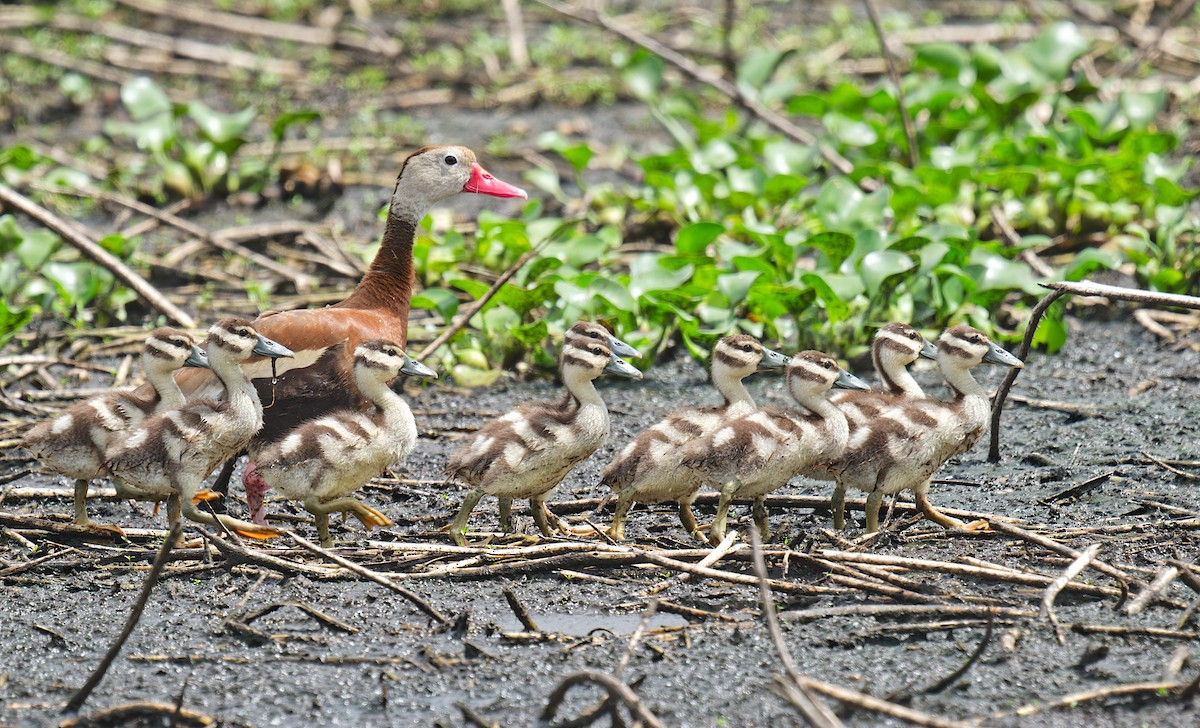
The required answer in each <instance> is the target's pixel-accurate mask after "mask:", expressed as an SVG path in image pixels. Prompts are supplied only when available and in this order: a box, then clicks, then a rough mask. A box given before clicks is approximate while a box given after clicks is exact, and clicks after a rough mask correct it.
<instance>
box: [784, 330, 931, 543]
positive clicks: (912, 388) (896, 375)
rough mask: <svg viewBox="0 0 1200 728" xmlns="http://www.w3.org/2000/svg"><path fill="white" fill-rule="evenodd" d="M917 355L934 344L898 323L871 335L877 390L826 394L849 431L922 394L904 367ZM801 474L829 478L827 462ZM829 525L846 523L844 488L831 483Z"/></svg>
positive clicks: (921, 355)
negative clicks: (844, 416) (847, 422)
mask: <svg viewBox="0 0 1200 728" xmlns="http://www.w3.org/2000/svg"><path fill="white" fill-rule="evenodd" d="M918 358H925V359H933V360H936V359H937V347H936V346H934V344H933V342H931V341H927V340H926V339H925V337H924V336H921V332H919V331H917V330H916V329H915V328H913V327H912V326H909V325H908V324H902V323H890V324H888V325H887V326H884V327H883V328H882V329H880V330H879V331H878V332H877V333H876V334H875V339H874V340H873V341H872V342H871V362H872V363H873V364H874V365H875V371H876V373H878V375H879V382H880V387H881V389H879V390H870V391H867V392H852V391H838V392H833V393H832V394H830V395H829V401H830V402H833V403H834V404H836V405H837V406H838V407H840V408H841V410H842V411H843V412H845V413H846V419H848V420H849V421H850V433H851V435H853V434H854V431H855V429H856V428H857V426H858V425H859V424H861V423H864V422H866V421H868V420H870V419H871V418H873V417H876V416H878V415H879V413H881V412H883V411H884V410H886V409H887V408H888V407H892V406H895V405H897V404H900V403H901V402H903V401H905V400H906V399H920V398H922V397H924V396H925V392H924V391H923V390H922V389H921V385H919V384H917V380H915V379H913V376H912V374H910V373H909V371H908V366H909V365H910V364H912V363H913V362H915V361H916V360H917V359H918ZM801 475H805V476H807V477H810V478H815V479H817V480H833V473H831V472H830V471H829V468H828V463H814V464H813V465H812V466H810V467H808V468H805V469H804V470H803V471H802V472H801ZM831 504H832V508H833V526H834V528H837V529H841V528H843V527H845V525H846V517H845V510H846V508H845V506H846V490H845V488H843V487H841V486H838V485H835V486H834V490H833V498H832V501H831Z"/></svg>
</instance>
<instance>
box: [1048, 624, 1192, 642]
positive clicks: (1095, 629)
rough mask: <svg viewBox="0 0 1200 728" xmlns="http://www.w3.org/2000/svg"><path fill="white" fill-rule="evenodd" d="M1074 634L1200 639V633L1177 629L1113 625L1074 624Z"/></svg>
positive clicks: (1072, 628) (1072, 626)
mask: <svg viewBox="0 0 1200 728" xmlns="http://www.w3.org/2000/svg"><path fill="white" fill-rule="evenodd" d="M1071 631H1072V632H1078V633H1079V634H1107V635H1119V636H1121V637H1161V638H1163V639H1168V640H1188V641H1194V640H1196V639H1200V632H1183V631H1180V630H1176V629H1163V628H1162V627H1121V626H1119V625H1111V624H1073V625H1071Z"/></svg>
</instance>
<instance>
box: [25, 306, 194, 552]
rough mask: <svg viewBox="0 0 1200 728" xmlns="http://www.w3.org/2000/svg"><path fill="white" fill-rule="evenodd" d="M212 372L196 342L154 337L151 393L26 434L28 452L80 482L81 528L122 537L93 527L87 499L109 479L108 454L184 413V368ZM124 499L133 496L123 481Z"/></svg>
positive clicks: (145, 353) (119, 398)
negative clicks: (160, 418) (149, 421)
mask: <svg viewBox="0 0 1200 728" xmlns="http://www.w3.org/2000/svg"><path fill="white" fill-rule="evenodd" d="M185 366H190V367H202V368H207V367H208V357H207V356H206V355H205V353H204V351H203V350H201V349H200V347H198V346H196V343H195V342H194V341H193V340H192V337H190V336H188V335H187V334H185V333H183V332H182V331H177V330H175V329H168V328H160V329H155V330H154V331H151V332H150V335H149V336H148V337H146V344H145V348H144V349H143V350H142V370H143V371H144V372H145V373H146V379H147V381H148V382H149V384H150V387H151V389H150V391H149V392H141V391H118V390H114V391H112V392H107V393H105V394H102V395H100V396H98V397H93V398H92V399H89V400H88V401H86V402H81V403H79V404H77V405H74V406H72V407H69V408H68V409H67V410H66V411H65V412H63V413H62V414H60V415H58V416H57V417H55V418H54V419H53V420H51V421H50V422H43V423H41V424H39V425H37V426H36V427H34V428H33V429H31V430H30V431H29V432H28V433H26V434H25V438H24V441H23V444H24V445H25V448H26V449H28V450H29V452H31V453H32V454H33V456H34V457H35V458H37V459H38V460H40V461H41V462H42V464H43V465H45V466H46V467H47V468H50V469H51V470H53V471H55V472H57V473H59V474H60V475H65V476H67V477H68V478H74V479H75V523H76V524H77V525H80V526H84V527H87V528H91V529H94V530H97V531H109V532H114V533H118V534H119V533H120V532H121V529H119V528H117V527H116V526H103V525H100V524H95V523H92V521H91V519H90V518H88V512H87V493H88V488H89V486H90V483H91V480H92V478H102V477H105V476H107V475H108V474H109V472H108V468H107V467H106V466H105V464H104V452H105V450H107V449H108V448H109V447H110V446H111V445H112V444H113V443H114V442H117V441H118V440H120V439H121V438H122V437H124V435H125V433H126V432H127V431H128V430H129V428H131V427H133V426H134V425H136V424H137V423H139V422H141V421H142V420H143V419H145V418H146V417H148V416H149V415H151V414H153V413H155V412H161V411H163V410H164V409H171V408H174V407H179V406H180V405H182V404H183V401H184V400H183V393H182V392H180V391H179V385H178V384H176V383H175V379H174V378H173V377H172V376H171V375H172V374H173V373H174V372H175V370H176V369H179V368H180V367H185ZM114 485H115V486H116V488H117V492H118V494H121V495H128V494H129V489H128V488H125V487H124V486H123V484H122V483H121V482H120V481H119V480H118V481H116V482H115V483H114Z"/></svg>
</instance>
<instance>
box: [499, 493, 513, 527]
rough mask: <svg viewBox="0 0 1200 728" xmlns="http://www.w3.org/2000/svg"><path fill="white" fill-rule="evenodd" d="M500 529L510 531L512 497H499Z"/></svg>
mask: <svg viewBox="0 0 1200 728" xmlns="http://www.w3.org/2000/svg"><path fill="white" fill-rule="evenodd" d="M500 530H501V531H504V532H505V533H512V530H513V525H512V498H501V499H500Z"/></svg>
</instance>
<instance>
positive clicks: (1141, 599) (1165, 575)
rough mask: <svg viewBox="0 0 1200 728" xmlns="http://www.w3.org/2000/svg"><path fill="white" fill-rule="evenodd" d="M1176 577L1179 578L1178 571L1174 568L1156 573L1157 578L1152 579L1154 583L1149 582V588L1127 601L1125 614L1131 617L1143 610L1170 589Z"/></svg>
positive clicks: (1170, 567)
mask: <svg viewBox="0 0 1200 728" xmlns="http://www.w3.org/2000/svg"><path fill="white" fill-rule="evenodd" d="M1177 576H1179V569H1178V568H1177V567H1175V566H1168V567H1167V568H1165V569H1163V570H1162V571H1160V572H1158V576H1155V577H1154V581H1152V582H1150V585H1149V586H1147V587H1146V588H1145V589H1143V590H1142V592H1141V593H1140V594H1138V595H1137V596H1136V597H1134V598H1133V599H1131V600H1130V601H1129V604H1128V605H1126V607H1125V614H1127V615H1129V616H1131V617H1132V616H1133V615H1135V614H1137V613H1138V612H1140V611H1142V610H1143V609H1145V608H1146V607H1147V606H1148V605H1149V604H1150V602H1152V601H1154V600H1155V599H1157V598H1158V597H1159V596H1161V595H1162V594H1163V593H1164V592H1166V591H1167V589H1169V588H1170V586H1171V582H1173V581H1175V577H1177Z"/></svg>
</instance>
